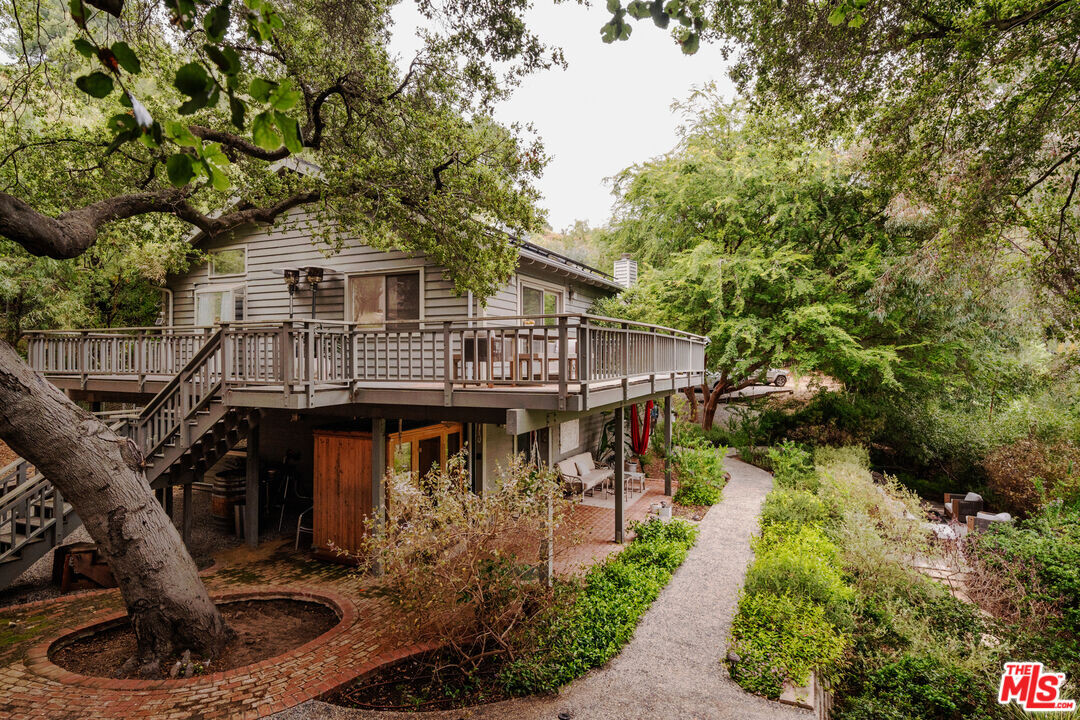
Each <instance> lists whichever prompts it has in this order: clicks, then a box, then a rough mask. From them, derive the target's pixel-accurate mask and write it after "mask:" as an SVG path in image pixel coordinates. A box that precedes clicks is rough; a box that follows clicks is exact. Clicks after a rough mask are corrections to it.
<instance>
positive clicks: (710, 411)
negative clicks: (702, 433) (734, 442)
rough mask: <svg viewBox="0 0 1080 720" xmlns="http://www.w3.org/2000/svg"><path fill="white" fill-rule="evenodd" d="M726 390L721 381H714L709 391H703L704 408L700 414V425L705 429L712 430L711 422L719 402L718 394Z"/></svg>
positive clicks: (714, 417) (714, 418)
mask: <svg viewBox="0 0 1080 720" xmlns="http://www.w3.org/2000/svg"><path fill="white" fill-rule="evenodd" d="M706 390H707V389H706ZM727 391H728V390H727V389H726V388H725V386H724V385H723V384H722V383H716V385H715V386H714V387H713V389H712V390H711V391H710V390H707V391H706V392H705V399H704V402H703V405H704V409H703V410H702V415H701V427H702V428H704V429H705V430H712V426H713V422H714V421H715V420H716V406H717V405H719V404H720V396H721V395H723V394H724V393H726V392H727Z"/></svg>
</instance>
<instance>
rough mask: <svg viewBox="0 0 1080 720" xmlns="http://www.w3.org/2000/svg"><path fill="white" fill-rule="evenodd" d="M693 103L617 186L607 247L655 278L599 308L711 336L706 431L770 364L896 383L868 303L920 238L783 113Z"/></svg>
mask: <svg viewBox="0 0 1080 720" xmlns="http://www.w3.org/2000/svg"><path fill="white" fill-rule="evenodd" d="M697 100H698V101H701V103H703V104H704V108H701V107H700V105H699V104H698V103H695V104H692V105H691V106H689V107H688V108H687V109H688V110H690V111H691V112H692V118H693V120H692V124H691V125H690V127H689V128H688V130H687V131H686V133H685V136H684V138H683V140H682V142H681V143H680V144H679V145H678V147H677V148H675V150H673V151H672V152H670V153H669V154H667V155H665V156H662V157H660V158H657V159H655V160H652V161H650V162H648V163H645V164H642V165H638V166H635V167H632V168H630V169H628V170H626V171H625V172H624V173H623V174H622V175H620V176H619V178H618V180H617V183H616V192H617V198H618V199H617V213H616V217H615V221H614V223H613V225H612V228H611V230H610V232H609V234H608V235H607V241H608V243H609V244H610V245H611V246H612V247H613V248H614V249H615V250H617V251H622V252H630V253H631V254H633V255H634V256H636V257H638V258H639V259H640V260H642V261H644V263H645V264H646V267H645V270H644V272H643V274H642V277H641V279H640V281H639V283H638V284H637V285H636V286H635V287H633V288H631V289H630V290H629V291H628V292H626V293H624V294H623V295H621V296H620V297H618V298H616V299H614V300H611V301H608V302H607V304H606V305H605V307H604V308H603V311H604V312H606V313H608V314H614V315H617V316H631V317H633V318H635V319H642V320H648V321H652V322H658V323H660V324H664V325H670V326H675V327H684V328H687V329H689V330H691V331H693V332H697V333H700V334H703V335H706V336H708V338H709V340H710V344H709V346H708V350H707V364H708V367H709V368H710V369H711V370H713V371H714V372H715V373H717V377H718V380H717V382H716V383H715V384H714V385H712V386H707V387H704V388H703V392H704V394H705V414H704V417H703V423H704V425H705V427H710V426H711V424H712V420H713V416H714V413H715V409H716V405H717V403H718V401H719V399H720V397H721V396H722V395H724V394H725V393H729V392H732V391H735V390H739V389H741V388H743V387H746V386H748V385H750V384H752V383H754V382H757V381H758V380H759V379H760V377H761V376H762V375H763V374H764V372H765V371H766V370H767V369H768V368H769V367H772V366H777V365H783V364H787V363H796V364H798V365H800V366H801V367H804V368H815V369H820V370H823V371H825V372H827V373H829V374H830V375H832V376H834V377H837V378H839V379H842V380H843V381H845V382H847V383H849V384H851V385H856V386H857V385H865V386H882V385H889V384H894V383H895V367H896V365H897V363H898V362H899V360H900V355H899V354H898V350H897V345H898V343H899V342H900V340H901V337H902V335H903V332H896V331H895V330H891V331H886V328H885V326H884V323H883V318H881V317H879V316H878V315H877V313H876V310H877V309H876V308H874V307H872V306H871V304H870V303H869V302H868V300H867V296H868V293H869V292H870V291H871V290H872V289H873V288H874V287H875V285H876V283H877V282H878V279H879V278H880V277H881V275H882V274H883V273H884V272H885V271H886V270H887V268H888V267H889V266H890V264H891V263H893V262H895V261H896V260H897V259H899V258H902V257H904V256H905V255H906V254H907V253H908V252H910V251H911V250H912V248H914V247H915V246H916V245H917V242H918V241H919V239H920V230H919V229H918V228H915V227H910V226H901V225H900V224H898V223H896V222H895V221H894V220H893V219H891V218H890V215H889V213H888V212H887V211H886V208H887V203H888V199H889V198H888V195H887V194H883V193H881V192H879V191H878V190H876V189H875V188H874V187H872V186H868V185H866V184H865V183H864V182H863V181H862V180H861V179H860V174H859V171H858V166H857V165H856V164H855V163H854V162H852V159H851V158H850V157H848V156H846V155H845V154H842V153H838V152H836V151H835V150H834V149H832V148H829V147H827V146H826V147H821V146H818V145H816V144H814V143H811V142H807V141H804V140H799V139H797V135H796V133H795V132H794V129H793V127H792V125H791V124H790V123H789V122H787V121H786V120H785V119H784V117H783V116H782V115H778V114H775V113H773V114H755V113H748V112H746V110H745V109H744V108H743V107H742V106H739V105H727V104H723V103H717V102H716V101H715V99H713V98H710V97H709V96H708V94H703V95H701V96H699V97H698V98H697ZM906 329H907V328H905V330H906ZM687 397H688V399H689V400H690V401H691V403H692V406H693V404H696V401H695V395H694V390H693V389H692V388H691V389H689V390H688V392H687Z"/></svg>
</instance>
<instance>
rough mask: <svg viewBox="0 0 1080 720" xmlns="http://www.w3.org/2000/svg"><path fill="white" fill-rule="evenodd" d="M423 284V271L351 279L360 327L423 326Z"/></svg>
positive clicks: (353, 306)
mask: <svg viewBox="0 0 1080 720" xmlns="http://www.w3.org/2000/svg"><path fill="white" fill-rule="evenodd" d="M421 285H422V282H421V273H420V271H413V272H405V273H394V274H393V275H354V276H352V277H350V278H349V302H350V303H351V305H350V313H351V316H352V321H353V322H355V323H358V324H360V325H380V326H381V325H385V326H386V327H387V328H388V329H390V330H409V329H415V328H417V327H419V323H420V320H421V319H422V317H423V315H422V309H423V299H422V297H421Z"/></svg>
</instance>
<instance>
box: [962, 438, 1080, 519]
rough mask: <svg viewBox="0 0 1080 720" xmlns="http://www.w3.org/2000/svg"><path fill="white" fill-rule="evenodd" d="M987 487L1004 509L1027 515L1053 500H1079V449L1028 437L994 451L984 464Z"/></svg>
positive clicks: (1073, 501) (1064, 442)
mask: <svg viewBox="0 0 1080 720" xmlns="http://www.w3.org/2000/svg"><path fill="white" fill-rule="evenodd" d="M982 465H983V469H984V470H985V471H986V476H987V484H988V486H989V488H990V490H991V492H992V493H993V497H994V500H996V501H997V503H998V504H999V505H1000V506H1001V507H1002V508H1004V509H1006V510H1008V511H1010V512H1013V513H1018V514H1021V515H1030V514H1031V513H1034V512H1036V511H1037V510H1038V509H1039V508H1040V507H1041V506H1043V505H1045V504H1046V503H1047V502H1048V501H1050V500H1052V499H1061V500H1063V501H1065V502H1066V503H1069V504H1072V503H1075V502H1076V501H1077V499H1080V492H1078V490H1080V448H1078V447H1077V446H1076V445H1074V444H1073V443H1072V442H1069V441H1064V440H1059V441H1057V442H1055V443H1053V444H1048V443H1046V442H1044V441H1042V440H1040V439H1038V438H1037V437H1034V436H1030V437H1026V438H1022V439H1020V440H1017V441H1015V442H1013V443H1011V444H1009V445H1004V446H1002V447H999V448H997V449H996V450H994V451H993V452H991V453H990V454H989V455H987V456H986V458H985V459H984V460H983V463H982Z"/></svg>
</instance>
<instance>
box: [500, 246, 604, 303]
mask: <svg viewBox="0 0 1080 720" xmlns="http://www.w3.org/2000/svg"><path fill="white" fill-rule="evenodd" d="M510 243H511V244H512V245H515V246H516V247H517V249H518V258H520V260H522V261H523V262H524V263H527V264H532V265H537V266H539V267H542V268H544V269H545V270H548V271H550V272H554V273H556V274H559V275H565V276H567V277H570V278H573V279H575V280H577V281H579V282H583V283H586V284H588V285H593V286H595V287H599V288H603V289H605V290H611V291H613V292H619V291H620V290H624V289H625V288H623V286H622V285H619V284H618V283H617V282H615V278H614V277H612V276H611V275H609V274H608V273H606V272H604V271H603V270H597V269H596V268H594V267H592V266H591V265H586V264H585V263H583V262H579V261H578V260H574V259H573V258H569V257H567V256H565V255H561V254H559V253H557V252H555V251H554V250H548V249H547V248H545V247H541V246H539V245H536V244H535V243H531V242H529V241H528V240H522V239H520V238H516V237H511V238H510Z"/></svg>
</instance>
